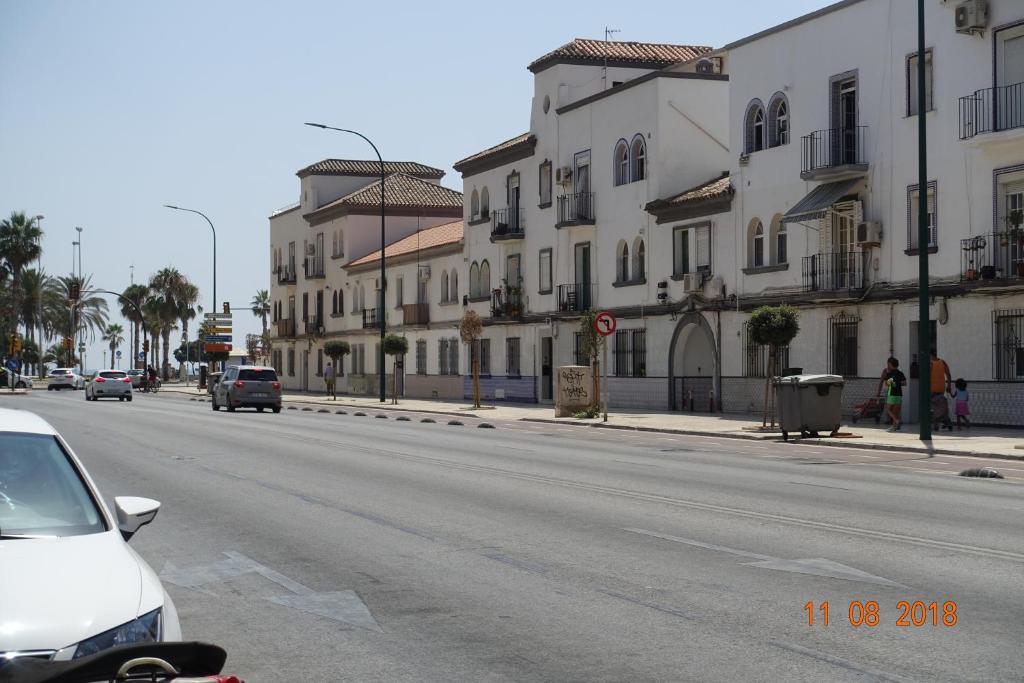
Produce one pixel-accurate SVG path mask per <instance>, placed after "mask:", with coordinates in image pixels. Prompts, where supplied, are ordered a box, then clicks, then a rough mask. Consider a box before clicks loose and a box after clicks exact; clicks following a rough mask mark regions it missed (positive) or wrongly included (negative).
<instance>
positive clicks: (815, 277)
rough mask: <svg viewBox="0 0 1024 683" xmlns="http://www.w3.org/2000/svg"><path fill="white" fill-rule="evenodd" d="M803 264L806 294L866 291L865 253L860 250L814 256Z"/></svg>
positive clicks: (805, 258) (806, 257)
mask: <svg viewBox="0 0 1024 683" xmlns="http://www.w3.org/2000/svg"><path fill="white" fill-rule="evenodd" d="M801 262H802V265H803V287H804V291H806V292H822V291H824V292H830V291H842V290H851V291H857V290H861V289H864V252H863V251H861V250H859V249H851V250H849V251H835V252H830V253H824V254H812V255H811V256H805V257H803V259H802V260H801Z"/></svg>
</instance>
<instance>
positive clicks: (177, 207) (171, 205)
mask: <svg viewBox="0 0 1024 683" xmlns="http://www.w3.org/2000/svg"><path fill="white" fill-rule="evenodd" d="M164 206H165V207H167V208H168V209H174V210H175V211H188V212H189V213H195V214H199V215H200V216H202V217H203V218H205V219H206V222H207V223H209V224H210V231H211V232H212V233H213V302H212V304H213V305H212V306H211V307H210V310H211V311H216V310H217V228H215V227H213V221H211V220H210V218H209V216H207V215H206V214H205V213H203V212H202V211H196V210H195V209H186V208H183V207H181V206H174V205H173V204H164ZM187 352H188V348H187V347H186V353H187ZM200 358H202V356H200ZM185 377H186V379H187V377H188V362H187V361H186V365H185Z"/></svg>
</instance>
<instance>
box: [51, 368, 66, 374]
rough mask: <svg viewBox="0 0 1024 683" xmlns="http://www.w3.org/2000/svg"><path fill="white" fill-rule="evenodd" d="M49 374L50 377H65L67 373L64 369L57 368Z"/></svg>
mask: <svg viewBox="0 0 1024 683" xmlns="http://www.w3.org/2000/svg"><path fill="white" fill-rule="evenodd" d="M50 374H51V375H66V374H68V371H67V370H66V369H64V368H57V369H56V370H53V371H52V372H50Z"/></svg>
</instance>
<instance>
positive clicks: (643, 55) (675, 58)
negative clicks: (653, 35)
mask: <svg viewBox="0 0 1024 683" xmlns="http://www.w3.org/2000/svg"><path fill="white" fill-rule="evenodd" d="M710 51H711V48H710V47H707V46H704V45H670V44H666V43H637V42H632V41H629V42H626V41H616V40H607V41H605V40H595V39H591V38H576V39H575V40H573V41H572V42H569V43H566V44H565V45H563V46H561V47H560V48H558V49H556V50H552V51H551V52H549V53H547V54H546V55H544V56H543V57H540V58H539V59H536V60H534V61H533V63H532V64H530V66H529V69H530V71H532V72H534V73H537V72H538V71H543V70H544V69H546V68H547V67H549V66H551V65H552V64H557V63H559V62H564V61H572V62H577V63H578V62H581V61H582V62H584V63H588V64H589V63H593V64H604V63H605V61H607V63H608V64H630V65H638V66H642V67H649V68H652V69H661V68H664V67H666V66H669V65H670V64H675V63H676V62H682V61H686V60H688V59H693V58H694V57H698V56H700V55H702V54H704V53H706V52H710Z"/></svg>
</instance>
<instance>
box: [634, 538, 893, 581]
mask: <svg viewBox="0 0 1024 683" xmlns="http://www.w3.org/2000/svg"><path fill="white" fill-rule="evenodd" d="M622 530H623V531H629V532H631V533H634V534H641V535H643V536H651V537H653V538H660V539H662V540H665V541H672V542H673V543H682V544H683V545H690V546H695V547H697V548H704V549H705V550H715V551H718V552H722V553H728V554H729V555H738V556H739V557H746V558H750V559H753V560H756V561H755V562H746V563H744V564H745V566H747V567H756V568H758V569H771V570H773V571H778V572H793V573H795V574H809V575H811V576H823V577H825V578H829V579H841V580H843V581H859V582H860V583H874V584H878V585H880V586H891V587H893V588H908V586H904V585H903V584H901V583H897V582H895V581H890V580H889V579H884V578H882V577H881V576H875V575H874V574H869V573H867V572H865V571H861V570H860V569H857V568H855V567H849V566H847V565H845V564H840V563H839V562H834V561H832V560H828V559H825V558H824V557H811V558H804V559H798V560H787V559H783V558H781V557H772V556H771V555H760V554H758V553H751V552H748V551H746V550H738V549H736V548H729V547H727V546H724V545H715V544H714V543H704V542H701V541H696V540H694V539H692V538H681V537H679V536H671V535H669V534H662V533H659V532H657V531H648V530H646V529H632V528H623V529H622Z"/></svg>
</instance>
